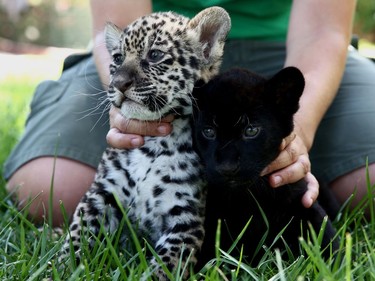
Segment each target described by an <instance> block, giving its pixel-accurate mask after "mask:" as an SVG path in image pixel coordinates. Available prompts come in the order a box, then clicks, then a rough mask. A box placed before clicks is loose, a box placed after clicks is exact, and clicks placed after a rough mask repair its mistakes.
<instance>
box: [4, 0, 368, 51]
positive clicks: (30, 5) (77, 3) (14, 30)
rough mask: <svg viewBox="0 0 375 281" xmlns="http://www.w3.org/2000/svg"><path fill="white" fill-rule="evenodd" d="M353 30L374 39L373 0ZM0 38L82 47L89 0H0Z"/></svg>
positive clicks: (362, 2)
mask: <svg viewBox="0 0 375 281" xmlns="http://www.w3.org/2000/svg"><path fill="white" fill-rule="evenodd" d="M103 1H105V0H103ZM344 3H345V0H343V5H344ZM354 33H356V34H358V35H359V37H360V38H363V39H366V40H367V41H370V42H375V0H358V2H357V12H356V17H355V25H354ZM0 38H6V39H9V40H12V41H16V42H27V43H34V44H37V45H45V46H58V47H69V48H84V47H85V46H86V45H87V43H88V41H89V38H90V13H89V0H0ZM0 50H1V49H0Z"/></svg>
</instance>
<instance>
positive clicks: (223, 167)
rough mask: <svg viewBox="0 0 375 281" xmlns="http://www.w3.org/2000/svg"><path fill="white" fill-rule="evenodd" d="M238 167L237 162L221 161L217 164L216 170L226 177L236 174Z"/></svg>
mask: <svg viewBox="0 0 375 281" xmlns="http://www.w3.org/2000/svg"><path fill="white" fill-rule="evenodd" d="M239 169H240V167H239V164H238V163H232V162H223V163H221V164H219V165H218V166H217V170H218V172H219V173H220V174H222V175H223V176H227V177H232V176H235V175H237V173H238V171H239Z"/></svg>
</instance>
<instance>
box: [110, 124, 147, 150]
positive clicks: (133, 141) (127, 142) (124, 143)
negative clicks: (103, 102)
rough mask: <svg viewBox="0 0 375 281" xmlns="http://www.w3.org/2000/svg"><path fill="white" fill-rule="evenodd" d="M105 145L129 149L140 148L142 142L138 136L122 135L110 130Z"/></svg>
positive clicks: (115, 130) (113, 129)
mask: <svg viewBox="0 0 375 281" xmlns="http://www.w3.org/2000/svg"><path fill="white" fill-rule="evenodd" d="M107 143H108V144H109V145H110V146H112V147H114V148H118V149H131V148H136V147H140V146H142V145H143V144H144V140H143V137H142V136H140V135H133V134H124V133H122V132H120V131H119V130H118V129H117V128H111V129H110V130H109V131H108V133H107Z"/></svg>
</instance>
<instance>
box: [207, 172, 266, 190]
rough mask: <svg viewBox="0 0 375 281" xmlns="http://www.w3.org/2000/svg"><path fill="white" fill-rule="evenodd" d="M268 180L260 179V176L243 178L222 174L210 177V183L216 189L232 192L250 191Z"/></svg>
mask: <svg viewBox="0 0 375 281" xmlns="http://www.w3.org/2000/svg"><path fill="white" fill-rule="evenodd" d="M266 180H267V179H265V178H262V177H260V176H259V175H256V176H253V177H249V176H246V177H241V176H227V175H221V174H218V173H217V174H215V175H209V176H208V183H209V185H213V186H215V187H219V188H222V189H230V190H233V189H234V190H243V189H249V188H251V187H252V186H253V185H259V184H260V183H261V182H262V181H266Z"/></svg>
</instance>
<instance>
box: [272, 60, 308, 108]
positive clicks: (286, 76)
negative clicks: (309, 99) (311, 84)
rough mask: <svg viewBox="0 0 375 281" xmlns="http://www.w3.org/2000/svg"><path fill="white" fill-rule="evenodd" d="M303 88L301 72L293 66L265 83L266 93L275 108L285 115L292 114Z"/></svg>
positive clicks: (297, 104) (303, 82) (303, 80)
mask: <svg viewBox="0 0 375 281" xmlns="http://www.w3.org/2000/svg"><path fill="white" fill-rule="evenodd" d="M304 88H305V79H304V77H303V74H302V72H301V71H300V70H299V69H298V68H296V67H293V66H290V67H286V68H284V69H282V70H281V71H279V72H278V73H277V74H276V75H275V76H273V77H272V78H271V79H270V80H268V81H267V92H268V95H269V98H270V100H272V101H273V103H274V104H275V106H276V108H277V109H278V110H279V111H280V112H282V113H286V114H294V113H296V112H297V110H298V107H299V99H300V97H301V95H302V93H303V89H304Z"/></svg>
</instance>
